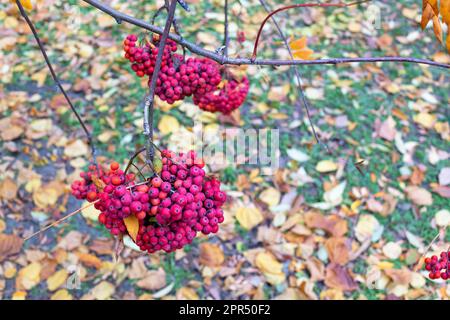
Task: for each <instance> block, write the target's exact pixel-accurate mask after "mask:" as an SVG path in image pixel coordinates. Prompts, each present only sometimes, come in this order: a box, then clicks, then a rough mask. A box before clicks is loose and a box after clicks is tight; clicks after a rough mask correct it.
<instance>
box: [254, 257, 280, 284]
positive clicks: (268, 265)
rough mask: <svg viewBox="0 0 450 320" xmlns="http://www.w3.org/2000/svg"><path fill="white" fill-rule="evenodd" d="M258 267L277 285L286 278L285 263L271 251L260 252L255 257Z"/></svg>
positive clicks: (267, 278)
mask: <svg viewBox="0 0 450 320" xmlns="http://www.w3.org/2000/svg"><path fill="white" fill-rule="evenodd" d="M255 265H256V267H257V268H258V269H259V270H260V271H261V272H262V273H263V274H264V276H265V277H266V280H267V282H269V283H270V284H272V285H277V284H280V283H282V282H284V281H285V280H286V275H285V274H284V272H283V265H282V264H281V263H280V262H278V260H277V259H275V257H274V256H273V255H272V254H271V253H269V252H260V253H258V255H257V256H256V259H255Z"/></svg>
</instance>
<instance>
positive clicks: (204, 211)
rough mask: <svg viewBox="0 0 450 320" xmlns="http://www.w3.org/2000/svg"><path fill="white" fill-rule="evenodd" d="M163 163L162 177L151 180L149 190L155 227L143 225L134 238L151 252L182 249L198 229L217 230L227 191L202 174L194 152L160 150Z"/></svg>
mask: <svg viewBox="0 0 450 320" xmlns="http://www.w3.org/2000/svg"><path fill="white" fill-rule="evenodd" d="M162 164H163V166H162V171H161V177H155V178H153V179H152V180H151V185H150V189H149V192H148V194H149V196H150V202H151V204H152V208H151V209H150V214H151V215H152V216H153V215H154V216H155V220H156V222H157V226H155V225H153V224H150V225H145V223H144V224H142V225H141V228H140V230H139V233H138V235H137V239H136V244H137V245H138V246H139V247H140V248H141V249H142V250H147V251H148V252H150V253H153V252H155V251H158V250H164V251H166V252H171V251H174V250H176V249H179V248H182V247H183V246H185V245H186V244H189V243H191V242H192V239H194V238H195V236H196V234H197V232H199V231H200V232H202V233H203V234H209V233H216V232H217V231H218V230H219V223H222V222H223V220H224V217H223V211H222V209H221V207H222V205H223V204H224V202H225V200H226V194H225V193H224V192H222V191H221V190H220V182H219V181H218V180H216V179H215V178H208V177H206V176H205V171H204V170H203V167H204V163H203V161H202V160H200V159H198V158H197V157H196V154H195V152H194V151H189V152H188V153H186V154H183V153H179V154H178V155H177V154H175V153H174V152H171V151H167V150H166V151H163V152H162Z"/></svg>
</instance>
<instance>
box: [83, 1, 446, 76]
mask: <svg viewBox="0 0 450 320" xmlns="http://www.w3.org/2000/svg"><path fill="white" fill-rule="evenodd" d="M83 1H84V2H86V3H88V4H90V5H92V6H93V7H95V8H97V9H99V10H101V11H103V12H104V13H106V14H108V15H110V16H111V17H113V18H114V19H116V20H118V21H125V22H128V23H130V24H133V25H135V26H137V27H140V28H143V29H146V30H149V31H151V32H154V33H158V34H162V33H163V30H162V29H161V28H159V27H156V26H154V25H152V24H149V23H147V22H145V21H143V20H139V19H136V18H134V17H132V16H129V15H127V14H125V13H122V12H119V11H117V10H114V9H112V8H111V7H110V6H108V5H106V4H104V3H103V2H101V1H98V0H83ZM168 38H169V39H172V40H173V41H175V42H177V43H178V44H179V45H181V46H183V47H186V48H187V49H188V50H190V51H191V52H192V53H195V54H197V55H199V56H202V57H206V58H209V59H212V60H214V61H216V62H218V63H222V64H230V65H264V66H281V65H322V64H326V65H338V64H344V63H356V62H359V63H375V62H401V63H417V64H425V65H430V66H434V67H439V68H445V69H450V64H445V63H439V62H435V61H432V60H427V59H420V58H408V57H364V58H329V59H319V60H279V59H255V60H252V59H250V58H229V57H225V58H224V57H223V55H221V54H218V53H215V52H214V51H210V50H206V49H204V48H202V47H200V46H198V45H196V44H194V43H191V42H189V41H186V39H183V38H181V37H180V36H178V35H176V34H173V33H169V35H168Z"/></svg>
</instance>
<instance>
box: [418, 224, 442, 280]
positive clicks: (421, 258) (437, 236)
mask: <svg viewBox="0 0 450 320" xmlns="http://www.w3.org/2000/svg"><path fill="white" fill-rule="evenodd" d="M440 235H441V232H438V234H437V235H436V236H435V237H434V238H433V240H431V243H430V244H429V245H428V247H427V248H426V249H425V251H424V252H423V254H422V256H421V257H420V259H419V261H417V264H416V266H415V267H414V271H417V270H419V269H420V268H421V267H422V261H423V258H424V257H425V256H426V255H427V253H428V251H430V249H431V246H432V245H433V244H434V243H435V242H436V240H437V239H438V238H439V236H440Z"/></svg>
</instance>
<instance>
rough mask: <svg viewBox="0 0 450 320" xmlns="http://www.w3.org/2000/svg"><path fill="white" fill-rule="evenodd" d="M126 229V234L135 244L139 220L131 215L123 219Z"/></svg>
mask: <svg viewBox="0 0 450 320" xmlns="http://www.w3.org/2000/svg"><path fill="white" fill-rule="evenodd" d="M123 222H124V223H125V226H126V227H127V231H128V234H129V235H130V237H131V238H132V239H133V240H134V241H135V242H136V237H137V234H138V231H139V220H138V218H136V217H135V216H134V215H133V214H132V215H130V216H128V217H126V218H125V219H123Z"/></svg>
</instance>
